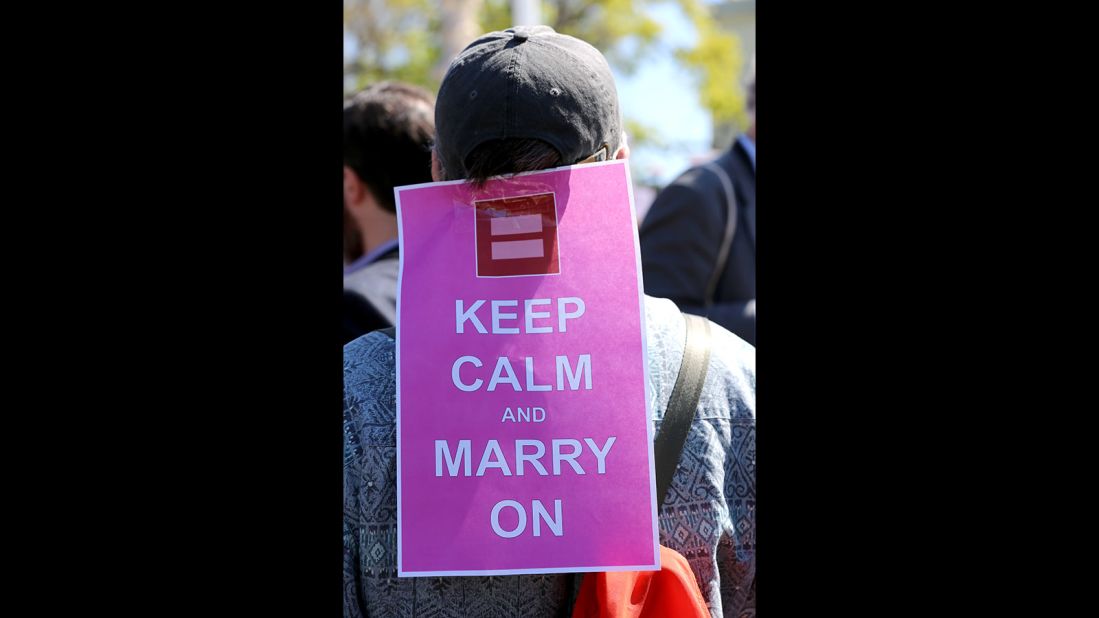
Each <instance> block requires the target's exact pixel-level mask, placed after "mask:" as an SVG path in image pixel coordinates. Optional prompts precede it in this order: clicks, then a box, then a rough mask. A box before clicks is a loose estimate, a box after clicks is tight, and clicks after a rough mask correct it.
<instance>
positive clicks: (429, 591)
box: [343, 296, 756, 618]
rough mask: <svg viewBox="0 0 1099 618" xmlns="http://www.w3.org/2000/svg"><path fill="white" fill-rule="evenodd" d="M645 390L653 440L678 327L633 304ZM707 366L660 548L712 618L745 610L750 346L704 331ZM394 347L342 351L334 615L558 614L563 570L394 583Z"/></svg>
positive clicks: (565, 610) (668, 386)
mask: <svg viewBox="0 0 1099 618" xmlns="http://www.w3.org/2000/svg"><path fill="white" fill-rule="evenodd" d="M645 324H646V327H647V328H648V352H649V359H648V360H649V375H650V377H651V384H650V389H649V393H648V397H649V401H650V403H651V404H652V409H653V411H654V412H653V415H654V433H653V435H657V433H658V432H659V430H660V425H661V423H662V421H663V418H664V409H665V408H666V407H667V405H668V398H669V396H670V395H671V391H672V388H673V387H674V386H675V379H676V376H677V375H678V372H679V364H680V361H681V360H682V357H683V344H684V341H685V337H686V326H685V322H684V320H683V317H682V315H681V314H680V313H679V310H678V309H677V308H676V306H675V305H674V304H673V303H672V302H671V301H669V300H664V299H656V298H651V297H648V296H646V297H645ZM710 328H711V331H712V334H713V343H712V346H713V347H712V352H711V356H710V366H709V370H708V372H707V375H706V381H705V384H704V387H703V390H702V397H701V398H700V400H699V405H698V410H697V413H696V416H695V420H694V423H693V425H692V426H691V430H690V433H689V434H688V436H687V441H686V444H685V445H684V447H683V452H682V454H681V455H680V459H679V462H680V465H679V468H678V469H677V470H676V473H675V477H674V478H673V480H672V484H671V488H670V489H669V491H668V495H667V497H666V499H665V501H664V506H663V507H662V508H661V510H660V543H661V544H662V545H666V546H668V547H671V548H672V549H675V550H676V551H678V552H679V553H681V554H683V556H684V557H686V558H687V561H688V562H689V563H690V565H691V569H692V570H693V571H694V575H695V578H696V579H697V580H698V584H699V587H700V588H701V589H702V594H703V596H704V597H705V598H706V602H707V605H708V606H709V608H710V613H711V614H712V615H713V616H737V617H741V616H754V615H755V494H756V492H755V470H756V461H755V457H756V442H755V427H756V422H755V390H756V384H755V348H753V347H752V346H751V345H749V344H748V343H745V342H744V341H743V340H742V339H740V338H739V337H737V336H736V335H733V334H732V333H730V332H729V331H727V330H725V329H724V328H721V327H720V326H718V325H716V324H711V325H710ZM394 348H395V346H394V342H393V340H392V339H390V338H389V337H386V336H385V335H383V334H381V333H371V334H368V335H364V336H363V337H360V338H358V339H356V340H355V341H352V342H351V343H349V344H347V346H346V347H344V438H345V442H344V539H343V544H344V545H343V546H344V567H343V568H344V616H345V618H356V617H359V616H410V617H411V616H568V615H570V614H571V612H572V605H573V603H574V601H575V599H576V594H577V592H578V590H579V582H580V579H579V578H580V576H579V575H573V574H546V575H507V576H491V577H412V578H398V577H397V449H396V441H397V429H396V399H395V394H396V393H395V391H396V389H395V381H394V365H395V364H394V351H395V350H394Z"/></svg>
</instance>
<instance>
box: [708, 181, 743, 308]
mask: <svg viewBox="0 0 1099 618" xmlns="http://www.w3.org/2000/svg"><path fill="white" fill-rule="evenodd" d="M703 167H705V168H706V169H708V170H710V171H711V172H713V173H714V174H716V175H717V177H718V178H719V179H720V180H721V185H722V187H723V188H724V189H725V234H724V236H722V238H721V246H720V247H718V251H717V264H716V265H715V266H714V272H713V274H711V275H710V282H709V283H708V284H706V307H709V306H710V305H712V304H713V303H714V294H716V293H717V284H718V283H719V282H720V281H721V275H722V274H724V273H725V265H726V264H728V262H729V251H730V250H731V249H732V248H733V236H734V235H735V234H736V217H737V214H736V191H734V190H733V181H732V180H730V179H729V174H727V173H725V170H723V169H721V166H720V165H718V164H717V163H714V162H710V163H707V164H706V165H704V166H703Z"/></svg>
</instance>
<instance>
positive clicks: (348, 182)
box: [343, 165, 366, 207]
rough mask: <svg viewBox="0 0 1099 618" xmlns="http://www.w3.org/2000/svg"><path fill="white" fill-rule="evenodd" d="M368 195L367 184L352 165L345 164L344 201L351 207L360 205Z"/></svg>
mask: <svg viewBox="0 0 1099 618" xmlns="http://www.w3.org/2000/svg"><path fill="white" fill-rule="evenodd" d="M365 195H366V185H364V184H363V181H362V180H360V179H359V175H358V174H356V173H355V172H354V170H352V169H351V168H350V167H347V166H346V165H345V166H343V202H344V204H347V205H348V206H349V207H355V206H358V205H359V203H360V202H362V201H363V198H364V197H365Z"/></svg>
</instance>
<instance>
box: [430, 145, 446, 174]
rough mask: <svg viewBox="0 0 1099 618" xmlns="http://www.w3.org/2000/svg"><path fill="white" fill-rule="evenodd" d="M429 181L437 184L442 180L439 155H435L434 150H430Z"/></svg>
mask: <svg viewBox="0 0 1099 618" xmlns="http://www.w3.org/2000/svg"><path fill="white" fill-rule="evenodd" d="M431 179H432V180H434V181H435V182H439V181H441V180H442V179H443V166H441V165H439V155H437V154H435V149H434V148H432V149H431Z"/></svg>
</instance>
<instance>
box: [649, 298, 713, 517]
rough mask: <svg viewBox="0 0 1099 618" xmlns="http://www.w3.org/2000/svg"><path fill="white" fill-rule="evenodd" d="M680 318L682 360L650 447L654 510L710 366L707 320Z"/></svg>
mask: <svg viewBox="0 0 1099 618" xmlns="http://www.w3.org/2000/svg"><path fill="white" fill-rule="evenodd" d="M683 319H684V320H686V322H687V341H686V343H685V344H684V345H683V361H682V362H681V363H680V365H679V375H678V376H676V379H675V387H674V388H672V394H671V396H670V397H669V398H668V409H667V410H665V412H664V422H663V423H662V424H661V425H660V434H659V435H657V436H656V441H655V443H654V444H653V454H654V456H655V458H656V463H655V468H656V496H657V498H656V499H657V503H656V510H658V511H659V510H660V507H662V506H663V505H664V498H665V497H666V496H667V493H668V488H669V487H670V486H671V484H672V477H674V476H675V470H676V468H677V467H678V466H679V454H680V453H681V452H682V451H683V444H684V443H685V442H686V441H687V433H688V432H689V431H690V429H691V423H693V422H694V417H695V410H696V409H697V408H698V400H699V397H701V396H702V384H703V382H705V381H706V371H707V369H709V367H710V321H709V320H707V319H706V318H703V317H699V316H697V315H691V314H689V313H684V314H683Z"/></svg>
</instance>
